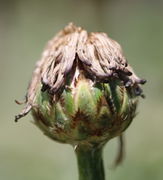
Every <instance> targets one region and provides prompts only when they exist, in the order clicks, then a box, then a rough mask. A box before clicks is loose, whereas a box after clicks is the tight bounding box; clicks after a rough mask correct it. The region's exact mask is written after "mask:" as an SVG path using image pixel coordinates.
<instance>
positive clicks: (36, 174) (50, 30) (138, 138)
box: [0, 0, 163, 180]
mask: <svg viewBox="0 0 163 180" xmlns="http://www.w3.org/2000/svg"><path fill="white" fill-rule="evenodd" d="M68 22H74V23H75V24H77V25H80V26H82V27H84V28H86V29H87V30H88V31H104V32H107V33H108V35H109V36H110V37H111V38H113V39H115V40H117V41H118V42H119V43H120V44H121V45H122V47H123V49H124V52H125V55H126V57H127V59H128V61H129V63H130V64H131V65H132V66H133V67H134V69H135V71H136V72H137V74H138V75H139V76H140V77H143V78H146V79H147V80H148V83H147V84H146V85H145V86H144V87H143V89H144V92H145V94H146V99H145V100H143V99H141V102H140V105H139V108H138V115H137V117H136V118H135V119H134V121H133V123H132V125H131V126H130V128H129V129H128V130H127V132H126V133H125V135H126V158H125V161H124V162H123V164H122V165H121V166H120V167H118V168H117V169H114V170H113V169H111V165H112V162H113V160H114V157H115V155H116V152H117V139H113V140H112V141H110V142H109V143H108V144H107V145H106V147H105V150H104V161H105V170H106V180H108V179H112V180H119V179H125V180H131V179H132V180H153V179H155V180H162V179H163V1H161V0H160V1H159V0H0V180H22V179H23V180H45V179H46V180H54V179H58V180H76V179H77V178H78V173H77V165H76V158H75V155H74V153H73V149H72V147H71V146H69V145H63V144H59V143H55V142H53V141H51V140H50V139H48V138H47V137H45V136H44V135H43V134H42V132H40V130H39V129H38V128H37V127H35V126H34V125H33V124H32V123H31V122H32V117H31V115H28V116H26V117H25V118H23V119H21V120H20V121H19V122H18V123H15V122H14V115H15V114H17V113H19V112H20V110H21V108H22V107H20V106H17V105H16V104H15V103H14V99H18V100H21V99H23V98H24V95H25V93H26V89H27V85H28V82H29V80H30V78H31V73H32V71H33V69H34V65H35V62H36V61H37V60H38V59H39V58H40V55H41V53H42V50H43V48H44V46H45V44H46V42H47V41H48V40H49V39H51V38H52V37H53V36H54V35H55V33H57V32H58V31H59V30H60V29H62V28H63V27H64V26H65V25H66V24H67V23H68Z"/></svg>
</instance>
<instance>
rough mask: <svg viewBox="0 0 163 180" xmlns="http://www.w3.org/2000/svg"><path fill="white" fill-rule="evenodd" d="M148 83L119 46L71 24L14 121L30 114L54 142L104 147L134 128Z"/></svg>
mask: <svg viewBox="0 0 163 180" xmlns="http://www.w3.org/2000/svg"><path fill="white" fill-rule="evenodd" d="M144 83H145V80H143V79H140V78H139V77H137V75H136V74H135V73H134V71H133V69H132V68H131V66H130V65H129V64H128V63H127V60H126V58H125V57H124V55H123V52H122V49H121V46H120V45H119V44H118V43H117V42H116V41H114V40H112V39H111V38H109V37H108V36H107V35H106V34H105V33H98V32H96V33H95V32H92V33H88V32H87V31H86V30H84V29H82V28H81V27H76V26H75V25H73V24H72V23H71V24H69V25H68V26H66V27H65V28H64V29H63V30H62V31H60V32H59V33H58V34H57V35H56V36H55V37H54V38H53V39H52V40H51V41H49V43H48V45H47V47H46V48H45V50H44V52H43V55H42V58H41V60H40V61H38V62H37V64H36V68H35V70H34V72H33V76H32V80H31V82H30V84H29V87H28V92H27V95H26V102H25V104H26V106H25V108H24V109H23V111H22V112H21V113H20V114H19V115H17V116H16V117H15V120H16V121H17V120H18V119H20V118H21V117H23V116H25V115H26V114H27V113H28V112H30V111H32V115H33V117H34V119H35V124H36V125H37V126H38V127H39V128H40V129H41V130H42V131H43V132H44V133H45V134H46V135H47V136H49V137H50V138H52V139H54V140H57V141H59V142H63V143H69V144H73V145H74V144H79V143H88V144H96V143H105V142H107V141H108V140H109V139H111V138H113V137H115V136H119V135H121V134H122V132H123V131H124V130H125V129H126V128H127V127H128V126H129V124H130V123H131V121H132V119H133V118H134V116H135V111H136V106H137V103H138V97H139V96H142V97H143V94H142V89H141V87H140V86H141V84H144Z"/></svg>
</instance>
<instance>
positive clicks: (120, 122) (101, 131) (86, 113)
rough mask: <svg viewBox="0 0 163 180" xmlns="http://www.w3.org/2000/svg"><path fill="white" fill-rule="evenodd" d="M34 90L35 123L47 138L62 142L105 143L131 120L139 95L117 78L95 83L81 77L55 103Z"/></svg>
mask: <svg viewBox="0 0 163 180" xmlns="http://www.w3.org/2000/svg"><path fill="white" fill-rule="evenodd" d="M51 98H52V97H51V95H49V94H48V93H47V92H46V91H45V92H42V91H41V85H40V87H39V88H38V90H37V97H36V101H35V104H36V106H35V107H34V108H33V109H32V114H33V116H34V118H35V124H36V125H37V126H38V127H39V128H40V129H41V130H43V132H44V133H45V134H46V135H47V136H49V137H50V138H52V139H54V140H57V141H59V142H63V143H69V144H72V145H74V144H78V143H85V142H86V143H90V144H95V143H105V142H106V141H107V140H109V139H111V138H113V137H115V136H119V135H120V134H121V133H122V132H123V131H124V130H125V129H126V128H127V127H128V126H129V124H130V123H131V121H132V119H133V117H134V115H135V110H136V105H137V100H138V98H137V97H136V96H134V95H133V93H132V92H130V91H128V90H126V88H125V87H124V86H123V85H121V84H120V83H119V82H114V81H113V82H110V83H96V84H94V85H92V82H91V81H90V80H89V79H86V78H83V79H80V80H79V81H78V82H77V84H76V87H74V89H71V88H65V89H64V90H63V92H62V94H61V95H60V98H59V100H58V101H57V102H56V103H53V102H52V101H51Z"/></svg>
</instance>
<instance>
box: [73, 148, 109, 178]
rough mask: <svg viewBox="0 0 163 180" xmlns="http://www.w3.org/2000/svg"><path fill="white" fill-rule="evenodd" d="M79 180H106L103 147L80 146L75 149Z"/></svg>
mask: <svg viewBox="0 0 163 180" xmlns="http://www.w3.org/2000/svg"><path fill="white" fill-rule="evenodd" d="M75 152H76V156H77V162H78V171H79V180H104V179H105V175H104V166H103V159H102V147H100V148H99V147H91V148H90V147H88V146H84V145H81V146H78V147H77V148H76V149H75Z"/></svg>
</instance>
